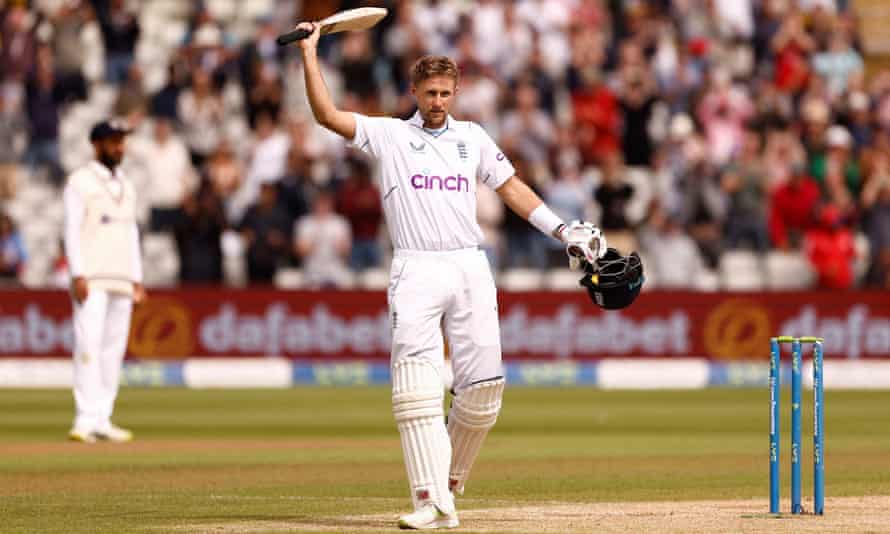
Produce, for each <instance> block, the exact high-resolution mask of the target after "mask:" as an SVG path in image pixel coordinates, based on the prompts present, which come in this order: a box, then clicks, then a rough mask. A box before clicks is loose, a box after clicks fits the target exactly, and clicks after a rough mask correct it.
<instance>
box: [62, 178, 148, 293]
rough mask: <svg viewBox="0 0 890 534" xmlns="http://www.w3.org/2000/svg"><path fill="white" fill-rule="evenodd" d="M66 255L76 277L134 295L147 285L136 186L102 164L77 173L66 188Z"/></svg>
mask: <svg viewBox="0 0 890 534" xmlns="http://www.w3.org/2000/svg"><path fill="white" fill-rule="evenodd" d="M63 200H64V204H65V232H64V238H65V254H66V257H67V259H68V270H69V271H70V273H71V276H72V277H78V276H83V277H86V278H87V279H88V280H89V281H90V285H91V287H92V286H94V285H95V286H96V287H97V288H99V289H107V290H110V291H114V292H121V293H127V294H129V293H131V292H132V284H133V283H134V282H141V281H142V258H141V253H140V247H139V227H138V226H137V224H136V209H135V194H134V191H133V186H132V184H130V183H129V181H126V180H125V179H124V177H123V175H122V173H121V172H120V170H119V169H118V170H116V171H115V172H114V173H113V174H112V172H111V171H110V170H109V169H108V168H107V167H106V166H105V165H103V164H101V163H99V162H98V161H92V162H90V163H88V164H87V165H85V166H84V167H81V168H80V169H78V170H76V171H74V172H73V173H72V174H71V175H70V176H69V177H68V181H67V183H66V185H65V190H64V193H63Z"/></svg>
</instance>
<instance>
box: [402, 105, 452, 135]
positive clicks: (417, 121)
mask: <svg viewBox="0 0 890 534" xmlns="http://www.w3.org/2000/svg"><path fill="white" fill-rule="evenodd" d="M408 124H411V125H412V126H417V127H418V128H423V117H421V116H420V110H417V111H415V112H414V115H412V116H411V118H410V119H408ZM449 128H451V115H450V114H449V115H447V116H446V117H445V129H444V130H442V131H443V132H444V131H445V130H448V129H449Z"/></svg>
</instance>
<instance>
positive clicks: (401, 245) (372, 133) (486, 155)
mask: <svg viewBox="0 0 890 534" xmlns="http://www.w3.org/2000/svg"><path fill="white" fill-rule="evenodd" d="M354 115H355V138H354V139H353V140H352V144H353V145H354V146H356V147H357V148H359V149H360V150H362V151H363V152H366V153H368V154H370V155H372V156H374V157H375V158H376V159H377V161H378V162H379V165H380V194H381V195H382V197H383V213H384V216H385V218H386V224H387V226H388V227H389V232H390V237H391V239H392V243H393V246H394V247H395V248H396V249H397V250H399V249H404V250H457V249H462V248H469V247H475V246H478V245H479V244H480V243H481V242H482V230H481V229H480V228H479V224H478V223H477V222H476V181H477V178H478V180H479V182H481V183H483V184H485V185H486V186H488V187H491V188H492V189H497V188H498V187H500V186H501V185H502V184H503V183H504V182H506V181H507V179H509V178H510V177H511V176H513V175H514V174H515V173H516V171H515V169H513V165H512V164H510V162H509V161H508V160H507V158H506V157H505V156H504V154H503V153H502V152H501V151H500V149H499V148H498V147H497V145H496V144H495V143H494V141H492V139H491V137H489V136H488V134H487V133H486V132H485V131H484V130H483V129H482V127H480V126H479V125H478V124H476V123H474V122H467V121H456V120H454V119H453V118H451V117H450V116H449V117H448V118H447V119H446V122H445V130H444V131H441V132H437V133H430V132H428V131H426V130H424V129H423V118H421V116H420V113H415V114H414V116H413V117H411V118H410V119H408V120H401V119H394V118H388V117H367V116H365V115H361V114H358V113H356V114H354Z"/></svg>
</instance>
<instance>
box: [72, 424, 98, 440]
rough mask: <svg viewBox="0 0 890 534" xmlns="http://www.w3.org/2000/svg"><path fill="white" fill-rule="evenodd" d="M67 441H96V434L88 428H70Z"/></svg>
mask: <svg viewBox="0 0 890 534" xmlns="http://www.w3.org/2000/svg"><path fill="white" fill-rule="evenodd" d="M68 441H79V442H80V443H96V436H94V435H93V432H92V431H90V430H84V429H82V428H76V427H75V428H72V429H71V430H70V431H68Z"/></svg>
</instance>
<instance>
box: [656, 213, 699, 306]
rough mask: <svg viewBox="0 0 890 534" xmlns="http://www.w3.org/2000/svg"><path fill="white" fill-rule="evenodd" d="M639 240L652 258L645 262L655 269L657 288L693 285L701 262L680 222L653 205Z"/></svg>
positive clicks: (694, 246)
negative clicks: (653, 207)
mask: <svg viewBox="0 0 890 534" xmlns="http://www.w3.org/2000/svg"><path fill="white" fill-rule="evenodd" d="M640 241H641V244H642V245H643V247H644V249H645V250H646V253H647V254H648V255H649V257H650V258H651V261H649V262H647V264H646V265H647V266H648V268H650V269H653V270H654V273H653V274H654V278H655V279H656V280H657V281H658V286H659V287H663V288H669V289H694V288H695V282H696V280H697V279H698V278H699V274H700V273H701V272H702V271H703V270H704V262H703V261H702V257H701V253H700V252H699V250H698V246H697V245H696V243H695V241H693V240H692V238H691V237H689V234H687V233H686V232H684V231H683V228H682V227H681V226H680V224H679V221H677V220H676V219H675V218H674V217H671V216H670V215H668V214H667V213H666V212H665V211H664V210H663V209H661V208H660V207H656V208H655V209H654V210H653V213H652V215H651V217H650V218H649V224H648V225H647V226H646V228H645V230H643V232H641V236H640Z"/></svg>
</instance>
